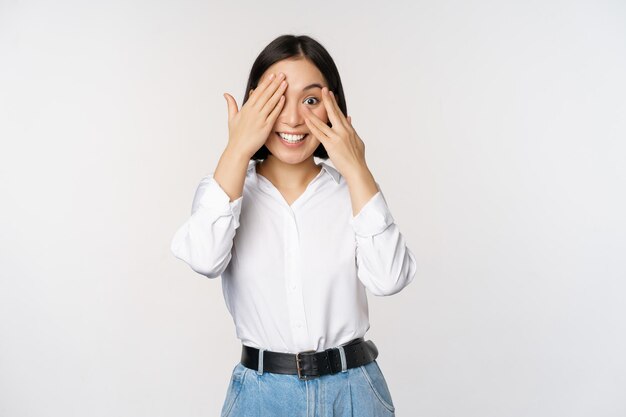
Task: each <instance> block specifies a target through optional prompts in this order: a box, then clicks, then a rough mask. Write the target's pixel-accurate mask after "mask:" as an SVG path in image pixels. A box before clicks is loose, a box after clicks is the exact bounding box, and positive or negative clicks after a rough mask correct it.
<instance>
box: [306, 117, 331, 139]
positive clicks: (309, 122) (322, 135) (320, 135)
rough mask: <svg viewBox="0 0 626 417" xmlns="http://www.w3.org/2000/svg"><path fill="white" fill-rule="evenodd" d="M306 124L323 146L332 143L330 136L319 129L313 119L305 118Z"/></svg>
mask: <svg viewBox="0 0 626 417" xmlns="http://www.w3.org/2000/svg"><path fill="white" fill-rule="evenodd" d="M304 123H306V126H307V127H308V128H309V130H310V131H311V134H312V135H313V136H315V137H316V138H317V140H319V141H320V142H322V145H326V144H327V143H328V142H330V139H329V138H328V136H327V135H326V134H325V133H324V132H322V131H321V130H320V129H319V128H318V127H317V125H315V124H314V122H313V121H312V120H311V119H309V118H308V117H305V118H304ZM325 126H326V125H325ZM326 127H328V126H326Z"/></svg>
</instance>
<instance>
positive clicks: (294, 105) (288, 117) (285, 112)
mask: <svg viewBox="0 0 626 417" xmlns="http://www.w3.org/2000/svg"><path fill="white" fill-rule="evenodd" d="M278 119H279V121H280V122H281V123H283V124H285V125H287V126H289V127H293V128H295V127H298V126H300V125H302V124H303V123H304V117H303V115H302V109H300V107H299V106H298V102H297V101H296V100H288V99H287V96H285V104H284V105H283V109H282V110H281V112H280V116H279V118H278Z"/></svg>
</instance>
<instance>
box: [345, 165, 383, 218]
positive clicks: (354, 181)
mask: <svg viewBox="0 0 626 417" xmlns="http://www.w3.org/2000/svg"><path fill="white" fill-rule="evenodd" d="M344 178H345V179H346V182H347V183H348V188H349V190H350V200H351V202H352V215H353V216H356V215H357V214H358V213H359V212H360V211H361V208H362V207H363V206H364V205H365V203H367V202H368V201H369V200H371V198H372V197H373V196H374V195H376V193H377V192H378V186H377V185H376V181H375V180H374V176H373V175H372V173H371V172H370V170H369V168H368V167H367V165H362V166H359V167H357V168H355V169H354V170H352V171H350V172H349V173H346V175H344Z"/></svg>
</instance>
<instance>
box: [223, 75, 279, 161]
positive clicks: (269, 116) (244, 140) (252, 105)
mask: <svg viewBox="0 0 626 417" xmlns="http://www.w3.org/2000/svg"><path fill="white" fill-rule="evenodd" d="M273 75H274V74H269V75H268V76H267V77H265V79H264V80H263V81H262V82H261V83H259V85H258V86H257V88H256V89H253V90H251V92H250V93H249V94H250V98H249V99H248V101H246V102H245V104H244V105H243V106H242V108H241V110H238V108H237V102H236V101H235V99H234V98H233V96H231V95H230V94H228V93H224V98H225V99H226V102H227V103H228V147H230V148H231V149H234V150H236V151H237V152H242V153H243V154H244V155H245V156H246V157H247V158H248V159H249V158H251V157H252V155H254V154H255V153H256V151H258V150H259V149H260V148H261V146H263V144H265V142H266V141H267V138H268V137H269V135H270V133H271V132H272V129H273V127H274V122H275V121H276V118H277V117H278V115H279V114H280V112H281V110H282V108H283V105H284V103H285V97H284V96H283V93H284V91H285V89H286V88H287V81H286V80H284V78H285V75H284V74H283V73H280V74H279V75H278V76H277V77H273Z"/></svg>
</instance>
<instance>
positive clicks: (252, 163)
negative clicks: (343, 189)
mask: <svg viewBox="0 0 626 417" xmlns="http://www.w3.org/2000/svg"><path fill="white" fill-rule="evenodd" d="M257 162H258V161H257V160H256V159H251V160H250V161H249V162H248V173H251V172H254V171H253V170H254V169H255V168H254V167H255V165H256V163H257ZM318 165H321V166H322V169H323V170H325V171H326V172H327V173H328V174H329V175H330V176H331V177H332V178H333V180H335V182H336V183H337V184H339V183H340V181H341V173H340V172H339V171H337V169H336V168H334V167H333V166H331V165H329V164H327V163H326V162H324V161H320V163H319V164H318Z"/></svg>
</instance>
